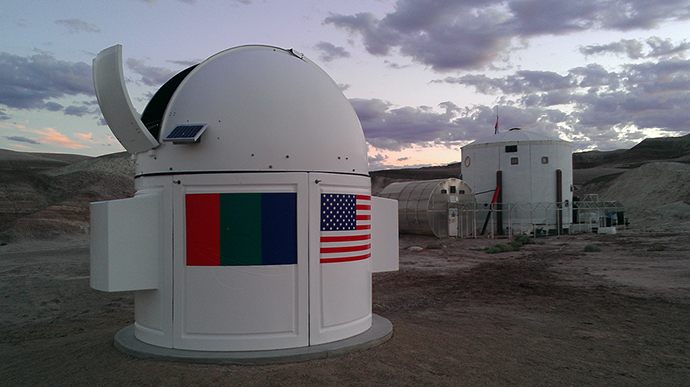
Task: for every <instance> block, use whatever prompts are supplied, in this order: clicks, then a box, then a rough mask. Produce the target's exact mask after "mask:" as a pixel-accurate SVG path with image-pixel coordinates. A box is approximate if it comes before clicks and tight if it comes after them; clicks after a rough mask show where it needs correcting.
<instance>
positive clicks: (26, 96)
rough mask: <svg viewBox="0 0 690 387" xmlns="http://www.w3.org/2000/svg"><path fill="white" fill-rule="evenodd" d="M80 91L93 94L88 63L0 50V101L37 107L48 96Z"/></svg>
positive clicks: (54, 96)
mask: <svg viewBox="0 0 690 387" xmlns="http://www.w3.org/2000/svg"><path fill="white" fill-rule="evenodd" d="M79 94H84V95H88V96H93V95H94V91H93V80H92V75H91V66H90V65H88V64H86V63H84V62H67V61H61V60H57V59H55V57H53V56H52V55H50V54H47V53H41V54H37V55H32V56H29V57H22V56H18V55H13V54H8V53H6V52H3V53H0V104H3V105H5V106H8V107H11V108H17V109H32V108H39V109H40V108H45V107H46V101H47V100H50V99H54V98H61V97H64V96H67V95H79Z"/></svg>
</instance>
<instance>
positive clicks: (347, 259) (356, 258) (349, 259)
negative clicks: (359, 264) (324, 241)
mask: <svg viewBox="0 0 690 387" xmlns="http://www.w3.org/2000/svg"><path fill="white" fill-rule="evenodd" d="M369 257H371V253H368V254H364V255H358V256H352V257H345V258H322V259H321V263H337V262H352V261H361V260H362V259H367V258H369Z"/></svg>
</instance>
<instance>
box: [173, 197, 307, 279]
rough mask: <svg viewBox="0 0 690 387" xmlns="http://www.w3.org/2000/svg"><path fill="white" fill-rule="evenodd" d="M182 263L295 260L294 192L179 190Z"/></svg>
mask: <svg viewBox="0 0 690 387" xmlns="http://www.w3.org/2000/svg"><path fill="white" fill-rule="evenodd" d="M185 205H186V210H185V220H186V232H187V236H186V242H187V266H247V265H293V264H296V263H297V194H296V193H294V192H271V193H210V194H187V195H185Z"/></svg>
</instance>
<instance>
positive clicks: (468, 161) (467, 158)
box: [465, 156, 470, 167]
mask: <svg viewBox="0 0 690 387" xmlns="http://www.w3.org/2000/svg"><path fill="white" fill-rule="evenodd" d="M465 166H466V167H469V166H470V156H467V157H465Z"/></svg>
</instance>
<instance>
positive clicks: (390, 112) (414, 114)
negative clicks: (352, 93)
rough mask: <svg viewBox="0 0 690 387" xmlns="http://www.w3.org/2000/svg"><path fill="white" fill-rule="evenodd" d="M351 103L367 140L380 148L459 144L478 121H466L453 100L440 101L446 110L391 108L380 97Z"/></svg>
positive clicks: (470, 132)
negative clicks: (451, 101) (461, 116)
mask: <svg viewBox="0 0 690 387" xmlns="http://www.w3.org/2000/svg"><path fill="white" fill-rule="evenodd" d="M350 103H351V104H352V106H353V107H354V109H355V111H356V112H357V116H358V117H359V119H360V122H361V123H362V129H363V130H364V136H365V137H366V139H367V141H368V142H369V144H371V145H372V146H374V147H376V148H379V149H387V150H394V151H399V150H402V149H404V148H409V147H412V146H414V145H418V146H430V145H434V144H457V143H459V142H463V141H468V140H470V139H471V135H472V134H473V133H474V131H475V130H474V129H473V127H474V126H476V121H474V120H468V121H465V122H463V119H462V118H460V117H459V116H460V115H459V114H458V112H457V110H456V109H454V107H455V108H457V107H456V106H455V105H453V104H452V103H450V102H444V103H443V104H441V105H440V106H441V107H442V108H444V109H445V110H446V111H445V112H437V111H435V110H433V109H431V108H429V107H425V106H419V107H410V106H405V107H401V108H392V106H391V105H390V104H389V103H387V102H384V101H381V100H379V99H351V100H350ZM475 118H476V117H475ZM464 124H468V126H467V127H465V126H464Z"/></svg>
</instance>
